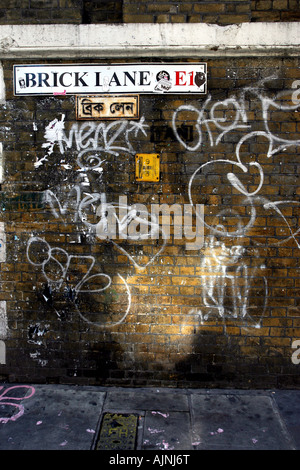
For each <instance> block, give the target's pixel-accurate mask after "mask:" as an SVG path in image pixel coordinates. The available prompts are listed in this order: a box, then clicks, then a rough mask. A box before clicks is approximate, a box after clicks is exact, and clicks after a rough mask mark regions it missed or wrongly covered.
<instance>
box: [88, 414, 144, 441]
mask: <svg viewBox="0 0 300 470" xmlns="http://www.w3.org/2000/svg"><path fill="white" fill-rule="evenodd" d="M138 418H139V417H138V416H137V415H133V414H118V413H105V414H104V416H103V419H102V424H101V429H100V433H99V438H98V442H97V444H96V450H134V449H135V446H136V437H137V424H138Z"/></svg>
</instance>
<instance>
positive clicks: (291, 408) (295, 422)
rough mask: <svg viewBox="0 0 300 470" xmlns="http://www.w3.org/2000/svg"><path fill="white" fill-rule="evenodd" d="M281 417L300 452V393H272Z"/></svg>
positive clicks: (284, 391) (293, 391)
mask: <svg viewBox="0 0 300 470" xmlns="http://www.w3.org/2000/svg"><path fill="white" fill-rule="evenodd" d="M272 397H273V399H274V400H275V402H276V404H277V406H278V410H279V413H280V416H281V417H282V419H283V421H284V423H285V426H286V428H287V430H288V432H289V433H290V434H291V436H292V438H293V441H294V443H295V447H296V448H297V449H299V450H300V391H299V390H280V391H276V392H272Z"/></svg>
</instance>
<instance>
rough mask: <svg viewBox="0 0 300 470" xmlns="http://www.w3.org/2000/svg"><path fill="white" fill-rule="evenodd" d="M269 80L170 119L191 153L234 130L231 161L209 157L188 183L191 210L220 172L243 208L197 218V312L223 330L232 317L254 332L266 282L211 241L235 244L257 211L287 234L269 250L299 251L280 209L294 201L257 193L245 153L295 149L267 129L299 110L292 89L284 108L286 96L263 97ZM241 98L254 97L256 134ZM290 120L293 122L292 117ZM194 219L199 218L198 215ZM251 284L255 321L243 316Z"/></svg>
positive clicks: (257, 168) (238, 249)
mask: <svg viewBox="0 0 300 470" xmlns="http://www.w3.org/2000/svg"><path fill="white" fill-rule="evenodd" d="M274 78H276V77H269V78H268V79H266V80H263V81H261V82H259V83H258V84H257V85H256V86H254V87H246V88H244V89H243V90H242V91H241V93H240V96H235V95H233V96H231V97H229V98H227V99H226V100H224V101H217V102H214V103H212V98H211V96H208V98H207V99H206V101H205V102H204V104H203V106H202V107H201V108H200V109H197V108H196V107H195V106H190V105H183V106H180V107H179V108H178V109H177V110H176V111H175V113H174V115H173V120H172V126H173V131H174V134H175V135H176V138H177V140H178V142H180V143H181V144H182V145H183V147H184V148H185V149H186V150H188V151H191V152H197V151H200V149H201V150H202V147H203V148H204V147H205V145H206V144H207V143H208V145H209V146H210V147H211V148H214V147H216V146H218V145H219V144H220V143H221V142H223V141H224V138H225V137H226V136H227V135H228V134H229V133H230V132H233V131H235V135H236V136H238V138H237V140H235V149H234V152H235V158H234V159H233V158H231V157H229V158H221V159H213V158H212V159H211V160H210V161H206V162H204V163H202V164H201V165H199V166H198V168H196V170H194V172H193V174H192V176H191V178H190V180H189V184H188V196H189V200H190V204H191V205H192V206H193V207H195V203H194V200H195V198H196V197H197V195H198V194H199V193H200V191H199V190H200V188H202V187H203V185H204V184H209V183H207V181H208V178H209V177H210V175H216V174H219V172H222V174H224V170H225V175H226V178H227V181H228V183H229V185H230V186H231V187H232V192H233V191H234V194H238V195H240V207H242V208H243V210H242V211H241V212H240V209H239V208H236V207H230V206H228V205H226V206H224V208H223V209H222V210H220V211H219V212H218V213H216V214H215V213H214V218H213V220H214V221H215V224H213V222H211V221H209V222H207V221H205V220H204V217H202V219H201V221H202V223H203V224H204V226H205V227H206V228H207V229H208V230H209V232H210V233H211V236H209V241H208V243H207V245H206V251H205V250H204V253H203V261H202V265H201V283H202V292H203V303H204V308H203V310H198V311H197V313H198V314H199V316H200V319H201V323H202V322H203V321H204V320H209V319H210V318H211V317H213V316H215V315H217V316H219V317H220V318H221V319H223V320H224V325H225V319H234V318H235V319H240V320H243V321H244V324H245V325H247V326H248V325H251V326H252V327H256V328H259V327H260V324H261V319H262V317H263V315H264V312H265V309H266V304H267V295H268V288H267V280H266V278H265V277H264V276H262V275H259V269H260V268H259V267H255V268H252V270H251V273H250V272H249V268H248V266H247V264H246V263H245V262H244V261H243V260H242V256H243V250H244V249H243V248H242V246H241V245H239V244H238V243H237V244H236V245H233V246H232V247H231V248H226V247H225V243H224V242H219V241H217V237H218V238H220V239H226V238H227V239H228V238H230V239H239V238H241V237H243V236H245V235H248V234H249V233H251V229H252V228H253V227H254V225H255V222H256V218H257V211H258V208H259V209H260V210H261V208H262V209H263V210H265V211H266V212H271V213H272V215H273V216H277V217H278V218H279V219H280V220H281V225H283V227H286V228H287V231H288V232H287V233H286V231H283V235H282V236H281V238H280V237H277V240H276V241H275V240H272V243H273V244H274V245H275V244H281V243H284V242H287V241H288V240H290V239H293V240H294V242H295V243H296V245H297V247H298V248H300V244H299V242H298V240H297V238H296V237H297V236H298V234H299V232H300V228H299V227H294V228H292V226H291V223H290V220H288V217H287V216H286V215H285V207H287V208H289V207H291V206H299V204H300V202H298V201H294V200H290V199H288V200H275V201H272V200H270V199H269V198H268V197H265V196H264V195H263V194H262V193H263V191H262V190H263V187H264V183H265V175H264V169H263V165H261V163H260V162H259V161H258V157H254V156H253V155H251V154H250V150H249V149H251V143H253V142H256V141H257V139H260V140H261V141H262V142H264V151H265V153H264V155H265V157H266V158H267V159H271V157H273V156H274V155H275V154H278V153H280V152H284V151H285V150H286V149H288V148H289V147H292V146H299V145H300V140H292V139H291V140H289V139H287V138H284V137H283V136H280V135H278V133H276V132H275V131H272V130H271V126H270V116H271V114H272V113H273V112H275V111H280V112H286V113H287V115H289V119H291V114H292V113H296V112H297V111H298V109H299V106H300V104H299V101H298V100H295V94H296V92H298V90H296V92H294V93H293V94H292V98H293V99H292V102H293V104H292V105H289V104H286V103H287V102H288V100H291V91H284V92H280V93H278V94H277V95H276V96H275V97H274V98H270V97H268V96H267V94H266V93H265V91H264V85H265V82H266V81H267V80H272V79H274ZM293 88H295V86H294V87H293ZM247 95H250V96H251V95H252V96H254V98H255V99H256V100H257V102H258V103H259V105H260V110H259V111H260V113H261V125H262V129H260V130H253V128H252V125H253V124H251V121H250V118H249V115H248V114H249V102H247V101H246V96H247ZM182 112H183V113H185V114H184V115H185V119H188V118H187V117H186V116H187V113H188V114H189V115H190V120H189V122H191V121H194V129H195V131H194V132H195V134H196V137H195V139H194V141H193V143H191V142H188V141H187V140H185V139H184V138H183V136H182V134H180V133H179V132H178V130H179V128H178V125H179V123H180V113H182ZM292 119H294V118H293V117H292ZM295 119H296V117H295ZM275 129H276V127H275ZM239 133H242V135H239ZM204 136H205V138H206V140H205V138H204ZM243 175H245V176H244V178H245V177H246V178H245V179H246V183H244V182H243ZM247 178H248V179H247ZM249 181H250V182H251V183H249ZM198 188H199V189H198ZM196 216H197V217H199V214H198V215H196ZM220 220H222V222H224V221H225V220H227V224H226V223H225V222H224V224H223V223H222V224H220ZM230 220H231V222H230ZM232 220H234V221H235V223H233V222H232ZM262 234H263V230H262ZM255 243H257V245H259V244H260V243H259V240H255ZM257 257H258V255H257ZM257 279H260V281H261V291H262V292H263V299H264V301H263V305H262V306H261V309H260V311H261V314H260V318H259V319H258V320H257V319H256V318H254V317H253V318H252V317H251V315H250V313H249V309H250V306H249V298H250V290H251V285H252V284H253V283H254V282H256V281H257ZM225 328H226V325H225Z"/></svg>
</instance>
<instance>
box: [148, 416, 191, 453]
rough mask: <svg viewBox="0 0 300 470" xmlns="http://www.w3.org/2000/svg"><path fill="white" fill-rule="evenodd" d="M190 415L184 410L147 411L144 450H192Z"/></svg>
mask: <svg viewBox="0 0 300 470" xmlns="http://www.w3.org/2000/svg"><path fill="white" fill-rule="evenodd" d="M190 436H191V427H190V415H189V413H187V412H183V411H179V412H177V411H172V412H167V413H166V412H165V413H160V412H157V411H147V412H146V415H145V419H144V432H143V441H142V446H141V448H142V450H168V451H169V450H170V451H171V450H183V449H184V450H192V449H193V447H192V445H191V438H190Z"/></svg>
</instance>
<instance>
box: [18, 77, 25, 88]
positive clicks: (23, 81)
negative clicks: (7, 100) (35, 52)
mask: <svg viewBox="0 0 300 470" xmlns="http://www.w3.org/2000/svg"><path fill="white" fill-rule="evenodd" d="M19 85H20V88H26V85H25V80H24V78H20V79H19Z"/></svg>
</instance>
